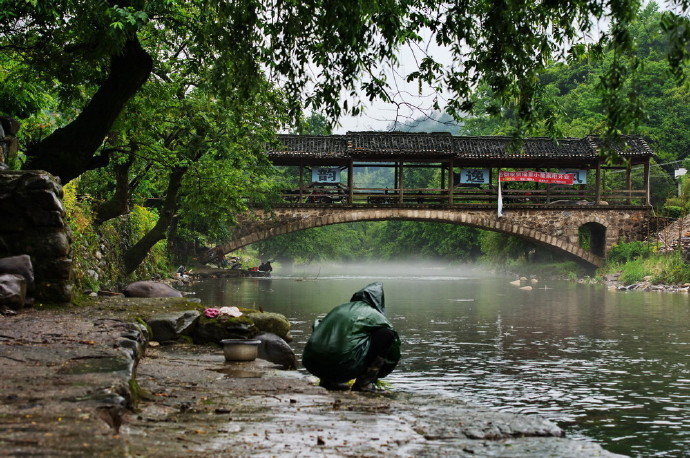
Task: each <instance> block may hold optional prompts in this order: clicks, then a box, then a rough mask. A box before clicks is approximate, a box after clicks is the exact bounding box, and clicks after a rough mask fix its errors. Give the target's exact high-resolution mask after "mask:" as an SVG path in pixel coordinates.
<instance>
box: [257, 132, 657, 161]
mask: <svg viewBox="0 0 690 458" xmlns="http://www.w3.org/2000/svg"><path fill="white" fill-rule="evenodd" d="M278 140H279V141H280V143H282V145H279V147H276V148H273V149H272V150H270V151H268V156H269V158H270V159H271V160H272V161H273V162H275V163H277V164H289V163H297V162H303V163H305V164H308V163H310V162H313V163H325V162H331V161H332V162H344V161H347V162H349V161H350V160H354V161H371V160H383V161H386V160H389V161H390V160H405V161H413V162H414V161H434V160H435V161H440V160H449V159H455V160H458V162H479V161H482V162H501V163H502V162H534V161H541V162H544V161H547V160H548V161H553V162H592V161H595V160H596V159H598V157H599V152H600V150H602V149H604V148H606V147H607V146H608V145H606V144H605V143H604V141H603V140H602V139H600V138H598V137H594V136H587V137H583V138H560V139H555V140H554V139H551V138H547V137H531V138H525V139H522V140H516V139H515V138H513V137H459V136H453V135H451V134H449V133H447V132H438V133H407V132H374V131H368V132H348V133H347V134H345V135H327V136H318V135H279V136H278ZM612 146H613V149H614V150H615V151H616V152H617V153H618V154H620V155H621V156H622V157H624V158H630V159H632V160H633V161H634V162H638V161H639V160H641V159H643V158H649V157H650V156H652V155H653V153H652V150H651V148H650V147H649V145H648V144H647V142H646V141H645V140H644V139H643V138H642V137H640V136H623V137H621V139H620V141H619V142H617V143H616V144H615V145H612Z"/></svg>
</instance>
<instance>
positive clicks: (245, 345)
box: [220, 339, 261, 361]
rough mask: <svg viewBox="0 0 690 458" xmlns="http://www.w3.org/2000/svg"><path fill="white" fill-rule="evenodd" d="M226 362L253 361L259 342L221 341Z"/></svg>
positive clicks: (242, 340) (241, 340)
mask: <svg viewBox="0 0 690 458" xmlns="http://www.w3.org/2000/svg"><path fill="white" fill-rule="evenodd" d="M220 343H221V344H222V345H223V354H224V355H225V360H226V361H254V360H255V359H256V355H257V352H258V349H259V344H260V343H261V341H260V340H247V339H225V340H221V341H220Z"/></svg>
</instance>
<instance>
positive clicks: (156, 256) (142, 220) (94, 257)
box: [63, 182, 172, 291]
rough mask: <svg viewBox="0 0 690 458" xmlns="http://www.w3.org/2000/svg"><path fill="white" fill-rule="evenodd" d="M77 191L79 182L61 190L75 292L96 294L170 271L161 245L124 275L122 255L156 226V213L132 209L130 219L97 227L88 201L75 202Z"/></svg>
mask: <svg viewBox="0 0 690 458" xmlns="http://www.w3.org/2000/svg"><path fill="white" fill-rule="evenodd" d="M77 188H78V182H70V183H68V184H67V185H65V186H64V188H63V189H64V205H65V212H66V221H67V224H68V225H69V227H70V229H71V230H72V260H73V264H72V265H73V276H74V277H73V280H74V284H75V287H76V289H77V291H83V290H85V289H90V290H94V291H98V290H99V289H102V288H115V287H116V286H117V285H118V284H122V283H125V282H129V281H133V280H134V279H142V278H154V277H162V276H167V275H168V273H169V272H170V271H171V270H172V269H171V266H170V263H169V261H168V256H167V253H166V251H165V244H164V243H162V242H161V243H159V244H157V245H156V246H155V247H154V249H153V250H151V252H150V253H149V255H148V256H147V258H146V260H145V261H144V262H143V263H142V265H141V266H140V268H139V269H138V270H137V271H136V272H135V273H134V275H132V276H131V277H125V276H124V274H123V272H124V269H123V264H122V256H123V253H124V251H125V250H126V249H127V248H129V247H130V246H131V245H132V243H133V242H134V241H136V240H138V239H139V238H140V236H141V234H143V233H145V232H146V231H148V230H149V229H150V228H151V226H152V225H154V224H155V222H156V219H157V216H156V215H155V213H153V212H151V211H150V210H148V209H145V208H143V207H135V209H134V211H133V212H132V213H131V215H129V216H124V217H122V218H118V219H116V220H112V221H109V222H107V223H106V224H103V225H101V226H99V227H96V226H95V225H94V222H93V216H94V215H93V210H92V204H91V201H90V200H89V199H86V198H78V197H77V193H76V191H77ZM94 273H95V274H96V275H97V278H96V277H95V276H94V275H93V274H94Z"/></svg>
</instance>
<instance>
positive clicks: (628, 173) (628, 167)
mask: <svg viewBox="0 0 690 458" xmlns="http://www.w3.org/2000/svg"><path fill="white" fill-rule="evenodd" d="M631 168H632V165H631V164H630V162H628V164H627V165H626V167H625V189H626V190H627V191H628V198H627V199H626V202H627V203H628V205H630V204H631V203H632V200H631V199H632V193H631V192H630V191H632V173H631V172H632V171H631Z"/></svg>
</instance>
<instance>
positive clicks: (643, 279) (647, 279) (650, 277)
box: [642, 275, 652, 282]
mask: <svg viewBox="0 0 690 458" xmlns="http://www.w3.org/2000/svg"><path fill="white" fill-rule="evenodd" d="M642 281H646V282H650V281H652V276H651V275H645V276H644V277H642Z"/></svg>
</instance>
